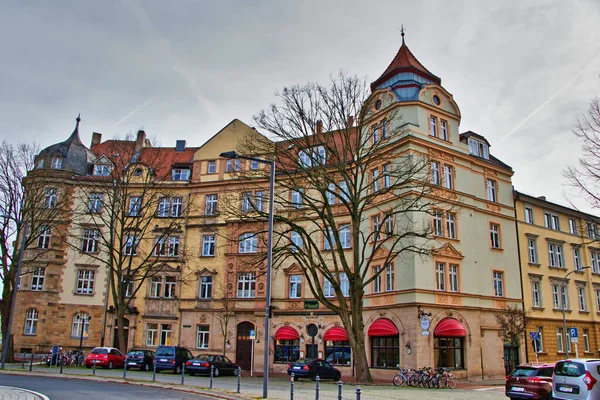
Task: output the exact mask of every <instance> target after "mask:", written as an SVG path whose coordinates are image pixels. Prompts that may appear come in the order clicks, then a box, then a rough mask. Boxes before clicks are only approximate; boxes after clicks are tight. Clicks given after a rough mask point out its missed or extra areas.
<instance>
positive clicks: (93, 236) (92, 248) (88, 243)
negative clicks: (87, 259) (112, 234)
mask: <svg viewBox="0 0 600 400" xmlns="http://www.w3.org/2000/svg"><path fill="white" fill-rule="evenodd" d="M99 238H100V231H99V230H98V229H94V228H91V229H84V230H83V243H82V246H81V247H82V251H83V252H84V253H97V252H98V241H99Z"/></svg>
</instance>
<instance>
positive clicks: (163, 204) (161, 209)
mask: <svg viewBox="0 0 600 400" xmlns="http://www.w3.org/2000/svg"><path fill="white" fill-rule="evenodd" d="M170 205H171V200H170V199H169V198H168V197H163V198H161V199H160V200H159V202H158V213H157V216H159V217H168V216H169V208H170Z"/></svg>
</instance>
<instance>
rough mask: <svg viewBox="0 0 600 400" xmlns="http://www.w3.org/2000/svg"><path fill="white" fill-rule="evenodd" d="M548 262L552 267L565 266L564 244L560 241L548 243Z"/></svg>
mask: <svg viewBox="0 0 600 400" xmlns="http://www.w3.org/2000/svg"><path fill="white" fill-rule="evenodd" d="M548 256H549V257H548V262H549V265H550V266H551V267H555V268H564V267H565V260H564V257H563V246H562V244H558V243H552V242H549V243H548Z"/></svg>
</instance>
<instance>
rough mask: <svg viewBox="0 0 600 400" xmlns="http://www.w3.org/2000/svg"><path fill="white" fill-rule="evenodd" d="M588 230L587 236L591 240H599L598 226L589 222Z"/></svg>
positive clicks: (587, 224)
mask: <svg viewBox="0 0 600 400" xmlns="http://www.w3.org/2000/svg"><path fill="white" fill-rule="evenodd" d="M585 226H586V230H587V236H588V238H590V239H598V237H599V236H598V225H596V224H594V223H591V222H588V223H586V224H585Z"/></svg>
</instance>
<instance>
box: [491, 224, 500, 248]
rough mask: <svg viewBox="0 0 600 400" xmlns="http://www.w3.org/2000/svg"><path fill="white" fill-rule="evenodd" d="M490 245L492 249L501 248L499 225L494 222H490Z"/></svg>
mask: <svg viewBox="0 0 600 400" xmlns="http://www.w3.org/2000/svg"><path fill="white" fill-rule="evenodd" d="M490 247H491V248H492V249H501V248H502V243H501V242H500V225H499V224H496V223H493V222H492V223H490Z"/></svg>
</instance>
